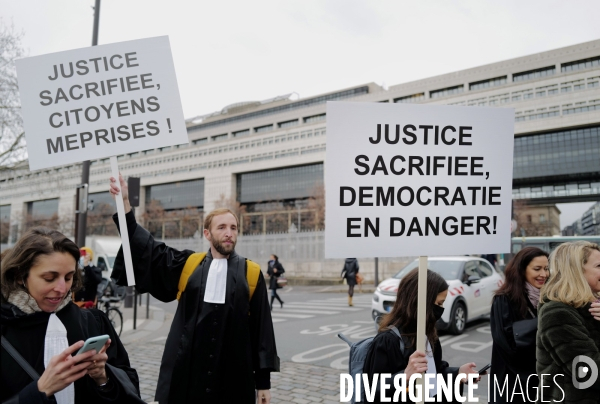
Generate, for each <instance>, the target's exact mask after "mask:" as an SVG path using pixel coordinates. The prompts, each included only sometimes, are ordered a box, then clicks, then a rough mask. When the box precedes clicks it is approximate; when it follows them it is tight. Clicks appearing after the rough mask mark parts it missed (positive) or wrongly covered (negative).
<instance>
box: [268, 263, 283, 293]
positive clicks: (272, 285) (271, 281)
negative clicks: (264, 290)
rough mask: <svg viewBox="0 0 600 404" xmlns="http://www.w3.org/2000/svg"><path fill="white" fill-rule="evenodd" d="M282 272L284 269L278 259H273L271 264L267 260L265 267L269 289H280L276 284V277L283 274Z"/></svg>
mask: <svg viewBox="0 0 600 404" xmlns="http://www.w3.org/2000/svg"><path fill="white" fill-rule="evenodd" d="M273 268H275V269H276V270H277V273H275V272H274V271H273ZM284 272H285V269H283V265H281V264H280V263H279V261H278V260H275V261H273V264H271V261H269V268H268V269H267V275H269V276H270V278H269V289H281V286H279V285H278V284H277V278H279V277H280V276H281V275H283V273H284Z"/></svg>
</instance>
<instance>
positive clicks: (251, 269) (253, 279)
mask: <svg viewBox="0 0 600 404" xmlns="http://www.w3.org/2000/svg"><path fill="white" fill-rule="evenodd" d="M246 264H247V265H246V266H247V268H248V270H247V271H246V280H247V281H248V288H249V289H250V300H252V295H254V290H255V289H256V285H258V275H259V274H260V265H258V264H257V263H256V262H254V261H250V260H249V259H247V260H246Z"/></svg>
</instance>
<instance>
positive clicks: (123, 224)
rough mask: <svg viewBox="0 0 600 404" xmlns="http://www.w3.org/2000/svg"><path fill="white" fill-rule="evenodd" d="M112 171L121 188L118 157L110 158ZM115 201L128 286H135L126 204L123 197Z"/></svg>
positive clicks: (120, 196)
mask: <svg viewBox="0 0 600 404" xmlns="http://www.w3.org/2000/svg"><path fill="white" fill-rule="evenodd" d="M110 169H111V172H112V176H113V177H114V178H115V179H116V180H117V184H119V188H120V187H121V184H120V182H119V165H118V163H117V156H112V157H111V158H110ZM121 192H122V191H121ZM115 201H116V202H117V215H118V216H119V230H120V231H121V243H122V245H123V258H125V273H126V274H127V285H128V286H134V285H135V276H134V275H133V261H132V260H131V248H130V247H129V233H128V232H127V221H126V219H125V204H124V203H123V197H122V195H121V194H119V195H117V197H116V198H115Z"/></svg>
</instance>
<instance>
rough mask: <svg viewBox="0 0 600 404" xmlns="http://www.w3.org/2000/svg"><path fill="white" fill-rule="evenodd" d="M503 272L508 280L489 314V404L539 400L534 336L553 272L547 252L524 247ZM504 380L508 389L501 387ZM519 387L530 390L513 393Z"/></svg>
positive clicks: (499, 290) (495, 298)
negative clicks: (544, 290)
mask: <svg viewBox="0 0 600 404" xmlns="http://www.w3.org/2000/svg"><path fill="white" fill-rule="evenodd" d="M504 274H505V281H504V283H503V284H502V286H501V287H500V288H499V289H498V290H497V291H496V294H495V296H494V300H493V303H492V310H491V314H490V328H491V332H492V339H493V341H494V345H493V346H492V369H491V371H490V386H493V388H492V389H491V391H490V403H509V402H510V403H529V402H536V401H537V393H536V390H537V388H538V378H537V375H536V370H535V335H536V332H537V312H538V302H539V300H540V289H541V288H542V286H544V284H545V283H546V281H547V280H548V276H549V275H550V272H549V270H548V253H547V252H545V251H543V250H541V249H539V248H537V247H525V248H523V249H522V250H521V251H519V252H518V253H517V254H516V255H515V256H514V257H513V259H512V260H510V261H509V263H508V265H507V266H506V270H505V271H504ZM494 381H495V382H496V383H494ZM505 381H506V382H507V383H508V386H509V388H508V389H506V388H502V386H503V385H504V383H505ZM519 386H523V389H524V390H525V389H527V391H523V394H524V395H523V394H513V391H514V389H515V388H517V389H518V388H519ZM518 391H520V390H518Z"/></svg>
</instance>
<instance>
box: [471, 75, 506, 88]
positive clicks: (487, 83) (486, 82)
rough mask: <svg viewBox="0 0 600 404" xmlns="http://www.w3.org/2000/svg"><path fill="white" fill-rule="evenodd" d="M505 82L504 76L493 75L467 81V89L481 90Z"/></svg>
mask: <svg viewBox="0 0 600 404" xmlns="http://www.w3.org/2000/svg"><path fill="white" fill-rule="evenodd" d="M503 84H506V76H502V77H495V78H493V79H487V80H481V81H475V82H473V83H469V91H475V90H481V89H484V88H488V87H496V86H501V85H503Z"/></svg>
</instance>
